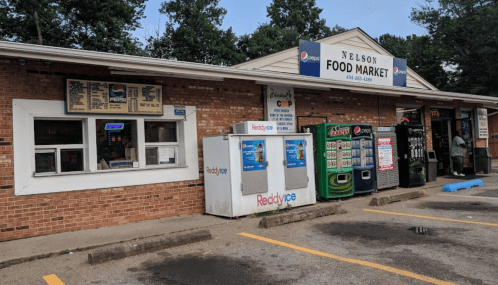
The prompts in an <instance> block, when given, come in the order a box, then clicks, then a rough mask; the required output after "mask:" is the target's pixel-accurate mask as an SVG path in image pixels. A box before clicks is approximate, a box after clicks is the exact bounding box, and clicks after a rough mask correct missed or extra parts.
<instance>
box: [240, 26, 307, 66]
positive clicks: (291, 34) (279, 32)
mask: <svg viewBox="0 0 498 285" xmlns="http://www.w3.org/2000/svg"><path fill="white" fill-rule="evenodd" d="M297 45H299V35H298V33H297V32H296V31H295V30H292V29H283V28H279V27H276V26H272V25H270V24H262V25H259V27H258V28H257V29H256V31H254V33H252V34H251V35H243V36H241V37H240V39H239V41H238V42H237V47H238V50H239V51H240V52H241V53H242V54H245V55H246V57H247V60H251V59H255V58H258V57H262V56H265V55H268V54H272V53H276V52H279V51H281V50H284V49H287V48H290V47H293V46H297Z"/></svg>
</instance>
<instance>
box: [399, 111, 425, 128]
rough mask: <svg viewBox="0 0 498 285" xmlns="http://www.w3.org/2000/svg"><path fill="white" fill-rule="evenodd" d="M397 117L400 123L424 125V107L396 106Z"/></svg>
mask: <svg viewBox="0 0 498 285" xmlns="http://www.w3.org/2000/svg"><path fill="white" fill-rule="evenodd" d="M396 117H397V122H398V124H402V123H405V122H406V123H407V124H408V125H423V123H422V109H417V108H396Z"/></svg>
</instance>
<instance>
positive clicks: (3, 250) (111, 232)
mask: <svg viewBox="0 0 498 285" xmlns="http://www.w3.org/2000/svg"><path fill="white" fill-rule="evenodd" d="M470 179H481V180H482V181H483V182H484V183H485V185H486V186H487V187H495V186H496V187H498V185H496V182H498V174H496V173H491V174H486V175H477V176H470V175H469V176H466V177H463V179H462V178H456V177H449V176H446V177H438V180H437V181H436V182H429V183H426V184H425V185H424V186H422V187H415V188H397V189H396V188H393V189H385V190H381V191H379V192H377V193H373V194H372V195H361V196H358V197H351V198H347V199H341V200H340V201H338V200H331V201H327V202H323V203H321V202H317V204H315V205H310V206H304V207H299V208H295V209H293V210H291V211H290V212H293V211H300V210H303V209H306V210H310V211H313V210H320V209H322V208H324V207H330V206H331V205H340V206H341V207H342V208H344V209H345V210H346V211H347V210H348V209H358V208H363V207H367V206H368V204H369V203H370V201H371V200H372V198H374V197H377V198H378V197H383V196H385V195H396V194H403V193H408V192H413V191H418V190H424V191H425V192H427V194H428V195H429V196H430V195H434V194H439V193H441V189H442V187H443V186H444V185H445V184H450V183H456V182H461V181H465V180H470ZM496 187H495V188H496ZM247 218H248V219H250V218H258V219H260V218H261V217H254V216H250V217H247ZM235 222H237V220H236V219H229V218H223V217H215V216H211V215H202V214H200V215H192V216H185V217H174V218H165V219H158V220H152V221H145V222H139V223H131V224H125V225H120V226H114V227H106V228H99V229H91V230H82V231H76V232H68V233H60V234H53V235H48V236H40V237H33V238H26V239H20V240H13V241H5V242H0V268H4V267H7V266H10V265H13V264H18V263H22V262H26V261H30V260H35V259H40V258H45V257H50V256H56V255H60V254H61V253H62V252H65V251H81V250H88V249H92V248H97V247H103V246H109V245H112V244H116V243H121V242H127V241H133V240H137V239H145V238H150V237H155V236H161V235H168V234H172V233H180V232H185V231H190V230H196V229H208V228H209V227H213V226H217V225H223V224H228V223H235Z"/></svg>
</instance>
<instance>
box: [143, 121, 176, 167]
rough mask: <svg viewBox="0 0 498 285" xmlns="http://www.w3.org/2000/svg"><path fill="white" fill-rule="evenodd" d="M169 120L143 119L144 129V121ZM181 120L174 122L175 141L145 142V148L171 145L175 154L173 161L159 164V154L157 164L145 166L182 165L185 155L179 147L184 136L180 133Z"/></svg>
mask: <svg viewBox="0 0 498 285" xmlns="http://www.w3.org/2000/svg"><path fill="white" fill-rule="evenodd" d="M146 121H147V122H171V121H165V120H157V119H156V120H154V119H145V120H144V130H145V122H146ZM182 124H183V123H182V122H181V121H179V122H177V123H176V142H146V141H145V140H144V143H145V149H147V148H151V147H157V148H159V147H172V148H173V151H174V154H175V163H171V164H159V156H158V161H157V164H156V165H154V164H149V165H147V163H146V167H147V168H159V167H173V166H178V165H183V164H184V163H185V157H184V155H183V154H184V153H185V152H184V151H183V150H182V148H181V147H180V146H181V145H183V141H184V140H185V138H184V137H183V136H182V135H181V132H180V129H181V128H183V126H182Z"/></svg>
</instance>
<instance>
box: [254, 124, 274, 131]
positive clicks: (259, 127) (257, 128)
mask: <svg viewBox="0 0 498 285" xmlns="http://www.w3.org/2000/svg"><path fill="white" fill-rule="evenodd" d="M251 128H252V130H253V131H263V132H264V131H266V130H268V131H271V130H273V126H265V125H256V124H252V125H251Z"/></svg>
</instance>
